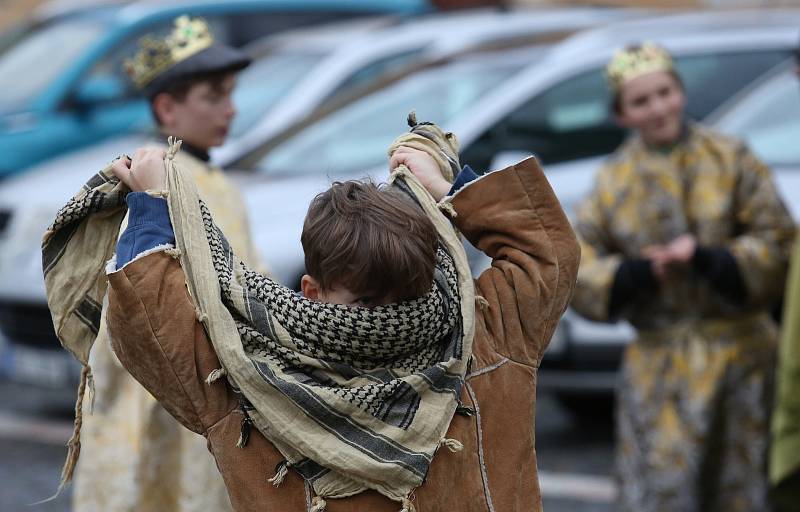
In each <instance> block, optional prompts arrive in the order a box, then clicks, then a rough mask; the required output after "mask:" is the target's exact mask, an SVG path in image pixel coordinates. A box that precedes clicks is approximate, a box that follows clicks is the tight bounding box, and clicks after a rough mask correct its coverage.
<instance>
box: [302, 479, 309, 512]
mask: <svg viewBox="0 0 800 512" xmlns="http://www.w3.org/2000/svg"><path fill="white" fill-rule="evenodd" d="M303 488H304V489H305V491H306V512H308V511H309V510H311V484H309V483H308V481H307V480H303Z"/></svg>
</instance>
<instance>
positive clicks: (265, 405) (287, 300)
mask: <svg viewBox="0 0 800 512" xmlns="http://www.w3.org/2000/svg"><path fill="white" fill-rule="evenodd" d="M409 122H410V124H412V130H411V132H410V133H407V134H405V135H403V136H401V137H400V138H398V140H397V141H395V143H394V144H393V146H392V149H390V152H391V151H392V150H393V149H394V148H396V147H397V146H399V145H405V146H411V147H415V148H417V149H422V150H424V151H427V152H428V153H429V154H431V155H432V156H434V158H435V159H436V160H437V162H439V165H440V168H441V170H442V173H443V175H444V176H445V177H447V178H448V179H450V180H451V181H452V178H453V175H454V171H457V169H458V159H457V151H458V148H457V142H456V141H455V138H454V137H453V136H452V134H445V133H444V132H442V131H441V130H440V129H439V128H438V127H436V126H435V125H432V124H429V123H422V124H416V122H414V121H413V118H411V119H410V120H409ZM179 147H180V143H179V142H176V141H170V149H169V151H168V153H167V157H166V159H165V165H166V166H167V181H168V191H166V192H165V193H164V195H165V196H166V197H167V200H168V203H169V209H170V218H171V220H172V225H173V228H174V230H175V236H176V245H177V247H176V249H175V250H174V251H172V252H173V255H175V256H176V257H179V258H180V261H181V264H182V267H183V269H184V272H185V274H186V282H187V286H188V289H189V291H190V295H191V297H192V300H193V302H194V304H195V307H196V310H197V316H198V320H199V321H201V322H202V323H203V325H204V326H205V328H206V332H207V333H208V335H209V338H210V340H211V342H212V343H213V346H214V349H215V350H216V352H217V355H218V356H219V359H220V362H221V364H222V368H221V369H220V370H218V371H216V372H214V374H213V375H211V376H209V382H211V381H213V380H215V379H216V378H219V377H221V376H223V375H226V376H227V378H228V381H229V382H230V384H231V385H232V386H233V387H234V388H235V389H236V390H237V391H239V392H240V393H241V394H242V396H243V409H244V411H245V413H246V416H245V418H246V419H245V422H246V423H250V422H252V424H254V425H255V426H256V427H257V428H258V429H259V431H261V432H262V433H263V434H264V436H265V437H266V438H267V439H268V440H269V441H270V442H272V443H273V444H274V445H275V446H276V448H277V449H278V450H280V452H281V453H282V454H283V455H284V457H285V458H286V462H285V464H284V465H283V466H282V467H281V468H280V471H279V472H278V473H279V474H278V475H276V477H275V478H273V479H272V480H271V481H272V482H273V483H276V484H277V483H279V482H280V480H281V479H282V476H283V474H285V472H286V471H287V470H288V469H292V470H294V471H296V472H298V473H299V474H300V475H301V476H302V477H303V478H304V479H305V480H306V481H307V482H309V483H310V484H311V485H312V486H313V489H314V491H315V492H316V494H317V495H318V496H319V497H323V498H324V497H330V498H336V497H345V496H350V495H353V494H356V493H359V492H361V491H363V490H366V489H375V490H377V491H379V492H381V493H382V494H384V495H386V496H388V497H390V498H392V499H395V500H397V501H401V502H403V504H404V508H405V509H410V508H411V505H410V502H409V501H408V496H409V495H410V493H411V492H412V491H413V489H414V488H416V487H418V486H419V485H421V484H422V482H423V480H424V478H425V475H426V473H427V471H428V467H429V465H430V463H431V461H432V458H433V456H434V454H435V453H436V451H437V450H438V449H439V447H441V446H448V447H449V448H451V449H457V448H458V446H459V443H458V442H457V441H455V440H447V439H444V435H445V433H446V431H447V428H448V426H449V424H450V420H451V418H452V416H453V413H454V412H455V410H456V407H457V406H458V397H459V396H460V392H461V386H462V384H463V380H464V375H465V373H466V370H467V364H468V361H469V359H470V357H471V347H472V338H473V330H474V327H473V320H474V290H473V284H472V278H471V274H470V271H469V268H468V265H467V261H466V256H465V254H464V249H463V246H462V244H461V242H460V239H459V237H458V235H457V233H456V231H455V229H454V228H453V227H452V225H451V223H450V221H449V220H448V219H447V218H446V217H445V216H444V215H443V213H442V212H441V211H440V208H439V206H440V205H437V204H436V202H435V201H434V200H433V198H432V197H431V196H430V195H429V194H428V193H427V191H425V189H424V188H423V187H422V185H421V184H420V183H419V181H418V180H417V179H416V178H415V177H414V176H413V175H412V174H411V173H410V172H409V171H408V169H406V168H405V167H404V166H401V167H400V168H398V169H396V170H394V172H393V173H392V175H391V177H390V183H391V186H394V187H397V188H399V189H400V190H402V191H404V192H405V193H407V194H408V195H409V196H410V197H411V198H412V199H413V200H414V201H415V202H416V203H417V204H418V205H419V207H420V208H422V209H423V210H424V211H425V212H426V213H427V214H428V215H429V217H430V218H431V220H432V221H433V223H434V224H435V226H436V228H437V230H438V233H439V240H440V243H439V249H438V253H437V266H436V271H435V278H434V282H433V283H432V286H431V289H430V291H429V292H428V293H427V294H426V295H424V296H422V297H420V298H418V299H414V300H410V301H407V302H403V303H398V304H390V305H386V306H379V307H375V308H351V307H347V306H343V305H335V304H325V303H321V302H316V301H311V300H308V299H305V298H304V297H302V296H300V295H298V294H296V293H295V292H294V291H292V290H290V289H288V288H286V287H284V286H281V285H280V284H278V283H276V282H275V281H273V280H271V279H269V278H267V277H265V276H263V275H260V274H258V273H256V272H254V271H252V270H250V269H248V268H247V267H246V266H245V265H244V264H243V263H242V262H241V260H239V259H238V258H237V257H236V255H235V254H233V252H232V250H231V248H230V246H229V245H228V243H227V241H226V240H225V236H224V234H223V233H222V232H221V231H220V230H219V229H218V228H217V227H216V225H215V224H214V221H213V218H212V217H211V215H210V213H209V211H208V209H207V208H206V207H205V205H204V204H203V202H202V201H201V200H200V198H199V197H198V195H197V190H196V187H195V186H194V183H193V181H192V178H191V176H189V175H188V174H187V173H185V172H184V171H183V170H182V169H181V168H180V166H176V165H175V162H174V155H175V154H176V152H177V151H178V150H179ZM126 193H127V188H126V187H125V186H124V185H123V184H121V183H120V182H119V181H118V180H117V179H116V178H115V177H114V176H113V174H112V173H111V170H110V167H109V168H107V169H105V170H103V171H102V172H100V173H98V174H97V175H95V176H94V177H93V178H92V179H91V180H89V182H87V184H86V185H85V186H84V187H83V189H82V190H81V191H80V192H79V193H78V194H77V195H76V196H75V197H74V198H73V199H72V200H71V201H70V202H69V203H68V204H67V205H66V206H65V207H64V208H62V209H61V211H60V212H59V213H58V215H57V217H56V220H55V222H54V223H53V225H52V226H51V228H50V229H49V230H48V231H47V233H46V234H45V238H44V242H43V262H44V271H45V282H46V287H47V294H48V303H49V306H50V309H51V313H52V315H53V321H54V324H55V327H56V332H57V334H58V336H59V339H60V340H61V342H62V344H64V346H65V347H66V348H68V349H69V350H70V351H71V352H72V353H73V354H74V355H75V356H76V357H77V358H78V359H79V360H80V361H81V362H82V363H83V364H84V365H86V364H87V362H88V354H89V350H90V348H91V345H92V343H93V341H94V339H95V337H96V333H97V329H98V327H99V322H100V310H101V308H100V304H101V303H102V298H103V297H104V295H105V292H106V286H107V280H106V277H105V275H104V273H103V270H102V269H103V267H104V262H105V261H106V260H108V259H109V258H110V257H111V256H112V254H113V252H114V247H115V242H116V236H117V233H118V230H119V226H120V223H121V222H122V219H123V217H124V215H125V202H124V197H125V194H126ZM445 204H446V203H445ZM87 368H88V367H87ZM87 373H88V371H85V372H84V377H86V375H87ZM84 380H85V379H84ZM243 433H244V431H243ZM74 438H75V439H73V441H72V442H71V458H72V457H77V451H78V449H79V444H77V435H76V436H74ZM240 442H241V444H244V443H246V438H243V439H240ZM76 445H77V446H76ZM72 452H75V453H72ZM73 464H74V461H73ZM69 465H70V461H69V460H68V464H67V466H69ZM68 476H69V475H68V474H67V475H66V477H68ZM322 503H323V506H324V501H323V502H322ZM318 509H321V507H320V508H318Z"/></svg>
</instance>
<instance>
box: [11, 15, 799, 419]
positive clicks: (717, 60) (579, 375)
mask: <svg viewBox="0 0 800 512" xmlns="http://www.w3.org/2000/svg"><path fill="white" fill-rule="evenodd" d="M570 13H571V14H572V15H570ZM648 14H649V13H647V12H644V11H633V10H624V9H614V10H607V11H597V10H589V9H586V10H554V11H549V12H547V11H545V12H542V13H536V14H526V13H514V12H510V13H495V12H482V13H469V14H460V15H456V16H452V15H451V16H450V17H448V16H445V15H436V16H431V17H426V18H425V19H424V20H422V21H420V22H419V24H416V23H414V22H410V21H409V22H399V23H398V22H397V21H396V20H387V19H386V18H373V19H370V20H367V19H362V20H358V21H356V22H348V23H347V24H346V25H339V26H338V27H332V26H329V27H328V28H327V29H326V28H319V29H314V30H311V29H309V30H305V29H304V30H303V31H302V32H294V33H289V32H287V33H284V34H282V35H278V36H274V37H272V38H270V39H266V40H261V41H259V42H257V43H254V44H253V45H252V46H250V47H249V48H250V49H251V51H253V52H254V54H255V55H257V57H258V56H260V60H257V61H256V63H255V64H254V65H253V66H252V68H251V69H250V70H248V72H247V73H243V75H242V77H241V80H240V86H241V87H240V89H239V92H238V93H237V94H238V95H240V96H239V101H240V104H241V105H245V107H244V108H242V110H243V112H244V114H245V115H244V116H242V117H241V119H240V123H241V124H240V125H239V128H238V129H239V136H238V137H234V138H233V140H232V141H231V143H230V144H228V145H226V147H223V148H222V149H221V150H220V151H218V152H216V153H215V154H214V156H215V157H216V158H218V159H219V161H221V162H223V163H225V164H228V167H230V168H231V169H233V172H234V173H235V176H236V179H237V180H238V181H239V182H240V183H241V184H242V185H243V187H242V189H243V191H244V194H245V201H246V203H247V206H248V209H249V212H250V215H251V217H252V219H253V220H254V221H253V222H252V226H253V229H254V233H253V235H254V239H255V242H256V245H257V246H258V247H259V249H260V250H261V251H262V253H263V256H264V257H265V259H266V261H268V262H269V264H270V266H271V268H272V269H273V271H274V272H275V274H276V276H277V277H278V278H279V279H280V280H281V281H283V282H284V283H285V284H287V285H290V286H294V285H296V282H297V279H298V277H299V276H300V275H301V274H302V273H303V270H304V269H303V257H302V248H301V246H300V232H301V229H302V221H303V218H304V216H305V212H306V207H307V204H308V201H309V200H310V199H311V198H312V197H313V196H314V195H316V193H318V192H319V191H320V190H322V189H324V188H326V186H327V184H328V183H329V182H330V181H331V180H340V179H349V178H359V177H364V176H370V177H373V178H375V179H378V180H380V179H382V178H384V177H385V176H386V173H387V169H386V154H385V151H386V148H387V147H388V145H389V143H390V142H391V141H392V140H393V138H394V137H395V136H396V135H397V134H398V133H400V132H402V131H403V130H405V129H406V128H407V127H406V125H405V118H406V115H407V114H408V112H409V111H410V110H416V112H417V116H418V118H419V119H420V120H430V121H434V122H437V123H438V124H440V125H442V126H443V127H444V128H446V129H447V130H449V131H453V132H454V133H456V134H457V135H458V137H459V140H460V143H461V152H462V153H461V154H462V157H461V159H462V163H466V164H469V165H471V166H472V167H473V168H474V169H476V170H479V171H487V170H490V169H496V168H500V167H503V166H505V165H506V164H507V163H509V162H510V161H512V160H518V159H520V158H522V157H524V156H527V155H529V154H531V153H535V154H536V155H537V156H538V157H539V158H540V160H542V161H543V163H544V164H545V171H546V172H547V174H548V177H549V178H550V181H551V183H552V184H553V187H554V189H555V191H556V193H557V195H558V196H559V198H560V199H561V201H562V204H563V205H564V207H565V209H566V210H567V211H568V212H571V211H572V210H573V209H574V207H575V206H576V204H577V202H578V201H579V200H580V199H581V198H582V197H583V196H584V195H585V194H586V193H587V192H588V190H589V187H590V186H591V184H592V181H593V176H594V173H595V172H596V170H597V168H598V166H600V165H601V164H602V161H603V159H604V158H605V157H606V156H607V155H608V154H609V153H611V152H612V151H613V150H614V149H615V148H616V147H617V146H618V145H619V144H620V143H621V142H622V140H623V139H624V137H625V136H626V133H625V132H624V131H622V130H621V129H619V128H618V127H617V126H616V125H615V123H614V122H613V117H612V115H611V112H610V109H609V103H610V102H609V92H608V89H607V86H606V82H605V78H604V75H603V71H604V65H605V63H606V62H607V61H608V59H609V58H610V56H611V54H612V52H613V51H614V50H615V49H616V48H618V47H620V46H624V45H626V44H629V43H631V42H636V41H641V40H645V39H648V40H656V41H658V42H659V43H661V44H663V45H664V46H665V47H666V48H667V49H669V50H670V51H671V52H672V53H673V55H674V57H675V61H676V66H677V68H678V70H679V72H680V74H681V76H682V77H683V80H684V85H685V87H686V90H687V93H688V98H689V104H688V107H687V111H688V113H689V115H690V116H691V117H693V118H695V119H699V120H705V121H707V122H709V123H712V124H714V125H715V126H716V127H717V128H718V129H720V130H722V131H725V132H729V133H732V134H734V135H738V136H740V137H742V138H744V139H747V140H748V141H750V143H751V145H752V146H753V148H754V150H755V151H756V153H757V154H759V155H761V156H762V158H764V159H765V160H766V161H767V162H768V163H769V164H771V165H773V168H774V171H775V174H776V179H777V182H778V185H779V188H780V190H781V192H782V194H783V196H784V198H785V200H786V202H787V204H789V206H790V208H791V209H792V211H793V213H794V214H795V216H796V218H798V219H800V174H798V170H797V167H798V166H800V148H798V147H797V146H796V145H793V144H790V143H787V142H786V141H789V140H791V139H790V138H791V137H795V135H796V133H797V130H800V88H798V87H797V86H796V85H797V84H795V83H794V82H793V80H794V76H793V75H792V73H791V70H790V69H789V68H790V66H789V64H787V62H788V61H790V60H791V58H792V55H793V52H794V50H795V48H796V46H797V40H798V32H799V31H800V29H798V27H800V10H796V9H786V10H756V11H725V12H714V13H684V14H672V15H668V16H664V15H661V16H651V15H648ZM426 27H427V28H426ZM444 27H448V28H447V31H448V33H447V34H441V33H440V32H442V31H444ZM459 27H460V28H459ZM404 31H405V32H404ZM337 32H338V33H339V37H336V33H337ZM450 32H454V33H455V34H451V33H450ZM404 33H406V34H415V35H414V37H408V38H406V39H409V40H411V42H409V41H406V40H404V37H403V34H404ZM342 39H344V41H342ZM0 59H2V56H0ZM0 62H2V61H0ZM279 69H280V70H286V74H285V76H281V77H280V80H277V79H276V80H275V82H277V83H270V82H271V80H270V78H271V77H274V76H275V75H276V74H277V73H278V71H276V70H279ZM398 70H399V72H398ZM259 84H261V89H259V87H258V85H259ZM260 93H261V95H260V96H259V94H260ZM259 98H260V99H259ZM350 126H353V127H355V126H357V127H358V130H357V133H356V131H355V130H348V129H347V127H350ZM142 140H144V139H143V136H141V135H135V136H133V137H125V138H110V139H107V140H105V141H102V142H100V143H98V144H95V145H93V146H91V147H89V148H87V149H84V150H81V151H78V152H73V153H71V154H67V155H64V156H62V157H59V158H56V159H52V160H50V161H48V162H45V163H43V164H40V165H38V166H35V167H34V168H32V169H31V170H29V171H28V172H27V173H26V174H25V175H22V176H19V177H17V178H13V179H8V180H6V181H5V183H3V184H2V186H0V245H1V246H2V249H1V250H0V333H2V334H3V335H4V336H5V337H6V339H7V340H8V341H9V342H10V343H11V345H12V346H13V348H14V350H13V353H15V354H23V356H15V357H17V359H19V357H22V358H23V359H26V360H27V361H36V360H37V358H38V360H42V361H44V360H47V361H48V363H47V364H46V365H44V364H43V365H40V366H41V367H42V368H44V367H45V366H46V367H48V368H50V374H51V375H53V374H55V373H57V374H58V375H64V376H69V375H70V372H71V371H72V370H71V369H69V366H68V365H69V364H71V363H70V362H69V361H68V358H67V357H66V356H64V357H63V359H64V362H63V363H59V361H60V359H59V357H61V355H62V354H61V352H59V351H58V350H57V348H58V344H57V341H56V340H55V336H54V334H53V333H52V327H51V326H50V323H49V314H48V312H47V308H46V304H45V301H44V286H43V282H42V276H41V264H40V258H39V240H40V237H41V233H42V232H43V230H44V228H45V227H46V225H47V224H48V222H49V221H50V220H51V219H52V217H53V215H54V214H55V211H56V210H57V209H58V207H59V206H61V205H62V204H63V203H64V202H65V201H66V200H67V198H68V197H70V196H71V195H72V194H73V193H74V192H75V191H76V190H78V188H79V187H80V185H81V184H82V183H83V181H84V180H85V179H86V177H87V176H88V175H89V174H90V173H91V172H92V171H93V170H95V169H97V168H100V167H102V166H103V165H105V163H106V162H107V161H109V160H110V159H111V158H113V157H114V156H116V155H117V154H120V153H124V152H130V151H131V150H132V149H133V148H134V147H135V146H136V145H139V144H141V142H142ZM31 191H37V193H36V194H31ZM470 255H471V262H472V264H473V270H474V271H475V272H479V271H480V270H481V269H482V268H484V267H485V265H486V264H487V261H486V258H485V257H482V255H480V254H479V253H478V252H477V251H475V250H474V249H473V250H471V251H470ZM632 336H633V333H632V330H631V328H630V327H629V326H627V325H626V324H624V323H620V324H598V323H594V322H589V321H587V320H585V319H582V318H581V317H579V316H578V315H577V314H575V313H574V312H572V311H568V312H567V314H566V315H565V317H564V319H563V321H562V323H561V325H560V326H559V329H558V330H557V332H556V335H555V336H554V339H553V340H552V342H551V346H550V349H549V350H548V353H547V354H546V356H545V360H544V361H543V364H542V369H541V373H540V378H539V382H540V387H541V389H550V390H553V391H555V392H557V393H559V396H561V397H562V398H563V399H564V401H565V402H566V403H568V404H570V403H575V402H574V400H573V399H574V397H575V396H576V393H580V394H581V395H583V394H586V393H594V394H597V393H603V394H608V392H609V391H610V390H611V389H612V388H613V386H614V382H615V375H616V369H617V365H618V363H619V360H620V354H621V351H622V349H623V348H624V346H625V344H626V343H628V342H629V341H630V340H631V339H632ZM59 365H60V366H59ZM23 366H25V367H26V368H29V369H30V368H35V367H36V364H33V363H32V364H28V365H23ZM55 366H59V367H63V368H65V369H64V370H63V371H60V372H55V371H54V370H52V367H55ZM27 374H29V376H35V374H36V371H27ZM53 380H57V379H53Z"/></svg>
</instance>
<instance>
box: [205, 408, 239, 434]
mask: <svg viewBox="0 0 800 512" xmlns="http://www.w3.org/2000/svg"><path fill="white" fill-rule="evenodd" d="M231 414H240V415H242V416H244V413H243V412H242V411H241V410H240V409H239V408H238V407H234V408H233V409H231V410H230V411H228V414H226V415H224V416H223V417H221V418H220V419H218V420H217V421H215V422H214V424H213V425H209V426H208V428H207V429H206V432H210V431H211V430H212V429H214V428H215V427H216V426H217V425H219V424H220V423H222V422H223V421H224V420H225V419H227V417H228V416H230V415H231Z"/></svg>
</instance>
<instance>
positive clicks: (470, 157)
mask: <svg viewBox="0 0 800 512" xmlns="http://www.w3.org/2000/svg"><path fill="white" fill-rule="evenodd" d="M787 56H788V51H786V52H784V51H771V52H750V53H720V54H709V55H700V56H686V57H677V58H676V67H677V69H678V72H679V73H680V75H681V77H682V79H683V81H684V84H685V86H686V90H687V94H688V102H687V107H686V112H687V115H688V116H689V117H691V118H693V119H702V118H704V117H705V116H706V115H708V113H710V112H711V111H712V110H713V109H715V108H716V107H718V106H719V105H720V104H721V103H722V102H723V101H725V100H726V99H728V98H729V97H730V96H732V95H733V94H734V93H736V92H737V91H739V90H740V89H742V88H743V87H745V86H746V85H748V84H749V83H751V82H752V81H753V80H755V79H756V78H757V77H758V76H760V75H762V74H763V73H765V72H766V71H768V70H769V69H771V68H773V67H774V66H776V65H777V64H778V63H780V62H781V61H783V60H784V59H786V57H787ZM609 98H610V93H609V89H608V85H607V83H606V79H605V74H604V69H603V68H596V69H593V70H591V71H586V72H583V73H580V74H577V75H573V76H570V77H569V78H567V79H565V80H562V81H560V82H559V83H557V84H555V85H554V86H552V87H550V88H549V89H547V90H545V91H544V92H542V93H541V94H538V95H536V96H535V97H533V98H532V99H530V100H528V101H527V102H526V103H524V104H523V105H522V106H520V107H518V108H517V109H515V110H514V111H513V112H511V113H509V114H508V115H507V116H506V117H505V118H503V119H502V120H501V121H500V122H498V123H496V124H495V125H494V126H492V127H490V128H488V129H487V130H486V132H484V133H483V134H482V135H481V137H479V138H478V140H477V141H476V142H475V143H474V144H472V145H470V147H467V148H465V149H464V151H463V152H462V161H464V162H466V163H468V164H470V165H471V166H473V167H474V168H476V169H486V168H488V166H489V163H490V161H491V159H492V157H493V156H494V155H495V154H497V153H499V152H501V151H531V152H533V153H535V154H536V155H537V156H538V157H539V158H540V159H541V160H542V161H543V162H544V163H549V164H553V163H559V162H565V161H569V160H575V159H579V158H588V157H593V156H601V155H605V154H608V153H611V152H613V151H614V150H615V149H616V148H617V147H618V146H619V145H620V144H621V143H622V141H623V140H624V138H625V132H624V131H623V130H622V129H620V128H619V127H617V126H616V124H615V123H614V120H613V117H612V116H611V109H610V100H609Z"/></svg>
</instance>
